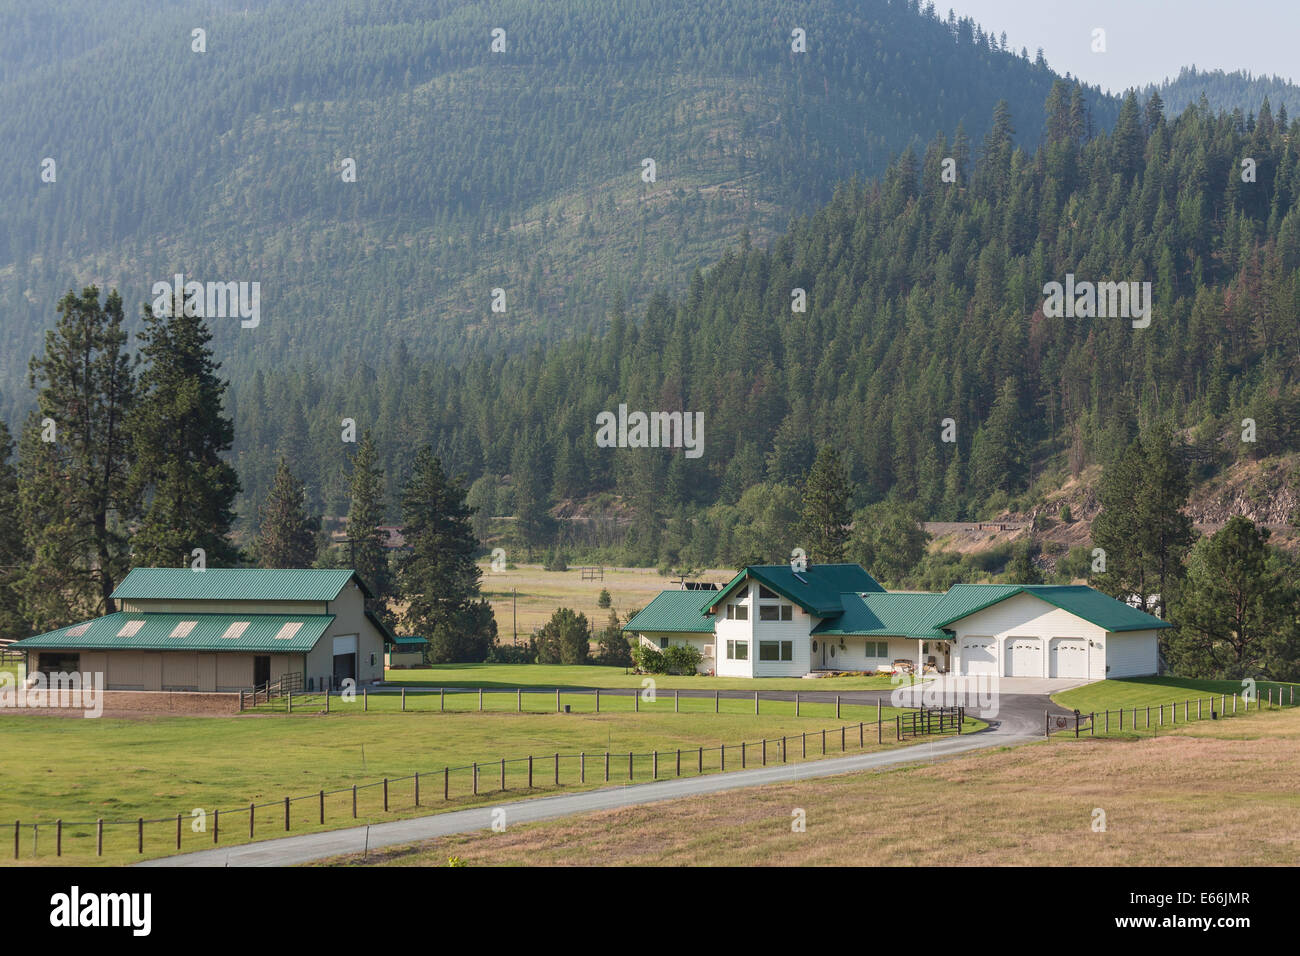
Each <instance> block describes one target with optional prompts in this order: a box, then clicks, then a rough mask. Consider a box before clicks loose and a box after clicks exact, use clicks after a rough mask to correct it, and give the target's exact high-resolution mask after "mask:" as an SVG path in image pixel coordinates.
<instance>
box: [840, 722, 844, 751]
mask: <svg viewBox="0 0 1300 956" xmlns="http://www.w3.org/2000/svg"><path fill="white" fill-rule="evenodd" d="M840 753H844V725H843V724H840Z"/></svg>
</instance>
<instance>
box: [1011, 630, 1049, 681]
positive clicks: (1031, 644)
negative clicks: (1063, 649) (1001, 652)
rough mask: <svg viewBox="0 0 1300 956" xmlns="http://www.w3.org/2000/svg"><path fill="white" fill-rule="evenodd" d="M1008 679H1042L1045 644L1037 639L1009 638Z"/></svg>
mask: <svg viewBox="0 0 1300 956" xmlns="http://www.w3.org/2000/svg"><path fill="white" fill-rule="evenodd" d="M1005 652H1006V658H1007V673H1006V676H1007V677H1042V676H1043V642H1042V641H1040V640H1039V639H1038V638H1036V637H1008V638H1007V644H1006V648H1005Z"/></svg>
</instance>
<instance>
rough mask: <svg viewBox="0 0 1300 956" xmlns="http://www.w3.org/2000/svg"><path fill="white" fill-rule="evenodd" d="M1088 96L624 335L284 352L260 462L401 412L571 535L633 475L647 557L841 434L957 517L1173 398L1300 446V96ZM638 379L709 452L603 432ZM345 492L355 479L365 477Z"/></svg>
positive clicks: (687, 549) (1194, 415)
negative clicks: (1173, 103) (284, 366)
mask: <svg viewBox="0 0 1300 956" xmlns="http://www.w3.org/2000/svg"><path fill="white" fill-rule="evenodd" d="M1070 103H1071V96H1070V90H1069V88H1068V87H1067V86H1066V84H1064V83H1061V84H1059V85H1058V87H1057V88H1056V89H1054V91H1053V92H1052V94H1051V95H1050V96H1049V98H1048V101H1047V104H1046V110H1045V114H1046V130H1047V132H1046V136H1045V141H1044V142H1043V144H1042V145H1041V146H1040V147H1039V148H1038V149H1036V150H1034V151H1032V152H1025V151H1023V150H1021V149H1019V148H1017V147H1016V146H1015V145H1014V143H1013V141H1012V138H1011V135H1010V128H1011V126H1012V125H1013V123H1019V122H1021V120H1020V118H1019V117H1012V116H1011V115H1009V114H1008V113H1006V111H1004V110H999V111H998V112H997V115H996V116H995V118H994V122H993V124H992V126H991V130H990V132H989V134H988V135H987V136H986V137H985V139H984V141H983V142H982V143H981V144H979V145H978V146H977V148H976V149H975V150H974V153H975V154H976V157H975V158H973V159H972V161H970V162H969V163H964V164H962V165H961V166H960V167H959V175H958V181H957V182H956V183H946V182H944V181H943V177H942V160H943V158H944V157H946V156H949V155H951V154H952V152H953V147H952V145H951V144H950V143H949V142H948V141H947V140H946V139H945V138H943V137H942V136H940V137H938V138H936V139H935V140H934V141H932V142H931V143H929V144H928V145H927V147H926V148H925V150H924V151H923V153H922V154H921V155H914V154H913V153H911V152H910V151H909V152H907V153H905V154H904V155H903V156H902V157H901V158H900V159H899V160H898V162H896V163H894V164H893V165H892V166H891V167H890V169H889V170H888V172H887V173H886V174H885V176H884V177H883V178H882V179H881V181H880V182H878V183H877V182H873V183H871V184H868V185H849V186H845V187H844V188H842V189H840V190H839V191H838V192H837V193H836V195H835V197H834V199H833V200H832V201H831V202H830V203H829V204H827V205H826V206H825V207H824V208H822V209H819V210H818V211H817V212H816V213H814V214H813V215H811V216H808V217H804V218H801V219H799V220H798V221H797V222H795V223H794V224H793V226H792V228H791V229H790V231H789V232H788V234H786V235H784V236H782V237H781V238H779V239H778V240H776V241H775V242H773V243H772V244H771V245H770V246H769V247H767V248H762V247H760V246H758V245H756V244H750V243H747V242H742V243H741V244H739V245H738V246H737V247H736V248H733V249H731V250H730V251H728V252H727V254H726V255H725V256H723V257H722V259H721V261H720V262H719V263H718V264H717V265H716V266H714V267H712V268H710V269H709V270H708V271H707V272H704V273H702V274H701V273H697V274H696V275H695V276H694V277H693V278H692V279H691V281H690V283H689V286H688V289H687V291H686V292H685V293H684V294H682V295H680V296H668V295H660V296H657V297H655V298H654V299H653V300H652V301H651V303H650V305H649V306H648V308H646V309H645V310H644V316H643V317H642V318H641V319H640V321H639V322H632V321H629V320H628V319H627V318H626V317H625V316H623V315H622V314H621V313H619V312H618V311H616V312H615V314H614V316H613V320H612V324H611V328H610V330H609V331H608V332H607V333H606V334H604V335H601V336H597V337H590V338H588V337H584V338H580V339H578V340H576V341H573V342H570V343H565V344H561V345H557V346H555V347H553V348H551V349H549V350H545V351H540V350H539V351H535V352H533V353H531V354H528V355H526V356H515V357H506V356H502V355H481V356H476V357H474V358H472V359H471V360H470V361H469V362H468V363H466V364H465V365H464V366H463V367H454V366H452V365H450V364H446V363H428V364H425V363H418V362H416V361H414V360H410V359H402V360H399V361H397V362H394V363H392V364H390V365H385V366H376V365H370V364H367V363H362V362H357V363H354V364H353V365H352V366H351V368H350V370H349V373H348V375H347V376H346V378H345V379H343V380H333V381H331V380H326V379H324V378H323V377H322V376H321V375H319V374H318V373H316V372H314V371H313V370H306V371H292V372H286V373H284V374H277V375H275V376H271V377H267V378H265V379H262V378H259V379H258V381H257V382H256V383H255V389H254V390H253V391H252V392H250V393H248V395H247V397H241V398H240V400H239V402H238V403H237V405H236V409H235V412H236V426H237V427H236V432H237V434H238V435H239V436H240V438H239V442H240V443H241V454H240V460H239V468H240V471H241V474H242V475H243V476H244V478H245V481H246V483H247V482H249V481H250V480H252V481H257V480H260V479H259V477H258V474H257V469H258V468H259V467H261V465H260V464H259V463H260V462H263V461H266V460H268V459H269V457H270V454H271V452H272V451H273V450H275V449H277V448H278V449H285V448H288V449H292V450H293V453H294V454H299V455H302V456H304V460H305V461H306V462H310V465H309V466H307V467H306V468H305V469H304V471H305V473H307V474H322V475H328V474H329V473H330V472H331V469H337V467H338V464H339V463H341V461H342V457H341V456H342V452H341V451H338V450H335V449H336V447H337V423H338V421H339V419H340V417H341V416H343V415H349V416H354V417H356V418H357V420H358V421H365V422H367V423H373V425H374V427H375V428H376V430H377V436H378V439H379V442H380V445H381V447H382V448H383V449H384V453H385V455H386V456H387V463H388V466H389V473H390V475H400V474H402V473H404V471H405V468H406V462H405V460H404V455H406V453H407V452H406V449H409V448H410V447H413V446H414V445H415V444H416V443H417V441H419V440H423V439H424V438H426V437H429V436H431V437H432V438H433V440H434V441H435V443H436V445H435V448H436V451H437V452H438V453H439V454H440V455H441V456H442V457H443V459H444V461H446V462H447V464H448V467H449V468H450V469H451V470H452V471H453V472H464V473H465V474H466V475H467V476H468V477H469V478H470V479H471V480H476V479H477V485H476V489H475V499H476V503H479V504H483V505H484V506H485V507H486V508H487V509H488V510H489V511H491V512H494V513H498V514H501V513H507V514H518V516H519V523H518V525H517V529H518V531H519V533H520V535H521V538H522V539H524V540H527V539H528V538H529V536H530V535H531V536H532V537H533V538H534V541H535V543H542V542H543V541H544V533H545V530H546V529H545V521H544V519H543V518H539V516H538V515H539V511H540V509H542V508H544V507H546V506H548V505H550V504H551V503H553V502H555V501H565V502H577V501H586V502H587V503H588V506H592V507H598V506H599V505H600V502H602V501H606V502H610V501H614V500H615V499H612V498H602V497H601V496H602V495H604V494H606V493H611V494H613V495H616V496H619V497H618V498H617V500H618V501H620V502H621V508H622V509H623V511H622V512H620V513H621V514H622V515H623V517H624V518H625V519H626V520H627V521H628V522H629V527H628V528H627V529H625V530H626V531H627V535H626V538H625V537H624V535H623V534H621V533H619V534H612V533H611V534H610V535H609V537H608V540H610V541H617V542H620V543H622V544H625V545H626V548H627V550H626V552H624V554H625V556H626V559H627V560H629V561H633V562H638V561H639V562H643V563H649V562H656V561H671V562H678V561H681V562H683V563H693V564H697V565H703V564H708V563H709V562H713V561H725V560H729V559H731V557H732V556H731V555H730V554H725V553H721V551H725V549H726V547H727V542H728V540H729V536H730V533H731V529H734V528H736V527H737V526H742V525H745V524H746V523H752V522H756V521H760V520H762V518H763V515H764V513H765V509H771V508H776V507H787V506H788V504H789V496H788V495H785V493H784V492H783V491H782V490H781V489H782V487H783V486H788V485H790V484H791V483H793V482H795V481H796V480H797V479H798V476H800V475H801V474H802V473H803V471H804V470H805V469H806V468H807V467H808V466H809V464H810V462H811V461H812V457H813V455H814V451H815V448H816V446H817V445H818V444H819V443H834V444H835V445H837V446H838V447H839V448H840V449H841V450H842V452H843V455H844V458H845V460H846V462H847V464H848V466H849V468H850V471H851V473H852V478H853V479H854V481H855V482H856V483H857V484H858V486H859V489H860V492H861V494H862V497H863V500H862V501H860V502H859V504H865V503H868V502H870V501H874V500H878V499H881V498H883V497H885V496H887V495H894V496H898V497H900V498H902V499H903V500H906V501H913V500H914V501H916V502H918V503H919V505H920V508H921V511H922V513H923V514H924V515H925V516H927V517H931V518H936V519H955V518H961V517H967V516H972V515H977V514H980V513H988V512H990V511H993V510H996V509H999V508H1001V507H1004V506H1006V505H1008V504H1011V505H1013V506H1016V505H1022V506H1023V505H1024V504H1025V503H1026V500H1028V499H1032V497H1033V495H1034V492H1033V490H1032V485H1033V482H1034V481H1035V480H1036V479H1037V478H1039V477H1040V476H1043V475H1044V474H1046V478H1047V479H1050V480H1056V479H1060V478H1062V477H1063V476H1064V475H1065V474H1066V473H1067V471H1071V470H1072V471H1074V472H1076V473H1077V472H1078V471H1080V470H1081V469H1083V468H1084V467H1085V466H1086V465H1088V464H1089V463H1092V462H1102V463H1106V462H1108V461H1109V460H1110V459H1111V457H1112V456H1113V455H1115V454H1117V453H1118V451H1119V450H1120V449H1122V448H1123V447H1124V446H1125V445H1126V444H1127V442H1128V441H1129V439H1130V438H1131V437H1132V436H1133V435H1134V434H1135V433H1136V431H1137V429H1138V428H1139V426H1140V425H1145V424H1150V423H1153V422H1155V421H1157V420H1162V419H1163V420H1166V421H1168V422H1170V423H1171V424H1173V425H1175V426H1177V427H1181V428H1183V429H1186V430H1187V432H1186V433H1187V434H1188V435H1189V436H1190V439H1191V446H1192V449H1193V454H1194V455H1195V457H1196V459H1197V460H1196V462H1195V469H1196V476H1198V477H1202V478H1203V477H1205V476H1206V475H1209V474H1212V473H1214V472H1215V471H1216V470H1217V469H1219V468H1221V467H1223V466H1224V465H1226V464H1229V463H1231V462H1235V461H1240V460H1242V459H1243V458H1248V457H1250V458H1262V457H1266V456H1269V455H1272V454H1275V453H1279V452H1285V451H1288V450H1294V449H1296V447H1297V442H1298V441H1300V433H1298V432H1297V426H1296V422H1297V411H1300V393H1298V389H1297V363H1298V362H1300V322H1298V320H1297V316H1300V211H1297V202H1298V201H1300V156H1298V154H1297V143H1300V125H1297V124H1296V123H1294V122H1292V121H1291V120H1289V119H1288V118H1287V117H1286V115H1285V111H1283V110H1279V111H1278V112H1277V114H1274V113H1273V112H1272V111H1270V110H1267V109H1263V110H1261V111H1260V113H1259V115H1258V116H1254V115H1251V116H1249V117H1248V118H1245V119H1243V120H1241V121H1238V120H1236V119H1234V117H1232V116H1231V115H1228V114H1218V113H1215V114H1211V113H1209V112H1205V111H1201V110H1199V109H1197V108H1195V107H1192V108H1189V109H1188V110H1187V111H1186V112H1184V113H1183V114H1182V115H1180V116H1178V117H1176V118H1174V117H1166V116H1165V115H1164V113H1163V111H1162V110H1161V109H1160V106H1159V103H1158V101H1154V100H1153V101H1148V102H1147V103H1146V104H1141V103H1139V102H1138V100H1137V98H1136V97H1133V96H1131V97H1129V98H1128V99H1127V100H1126V101H1125V103H1124V107H1123V109H1122V111H1121V113H1120V116H1119V119H1118V122H1117V125H1116V128H1115V130H1114V132H1113V133H1104V134H1099V135H1095V136H1092V137H1089V136H1088V135H1087V131H1086V130H1085V129H1084V128H1083V127H1082V124H1081V122H1080V119H1079V114H1078V110H1077V108H1076V109H1073V110H1072V109H1071V105H1070ZM1076 106H1077V104H1076ZM1040 115H1041V114H1040ZM1247 157H1248V158H1250V159H1253V160H1254V163H1255V179H1254V181H1253V182H1243V178H1242V175H1241V173H1242V166H1241V164H1242V160H1243V158H1247ZM1067 274H1073V275H1075V276H1076V277H1077V278H1078V279H1079V280H1080V281H1091V282H1103V281H1136V282H1150V283H1151V297H1152V309H1151V321H1150V325H1149V327H1146V328H1134V327H1133V322H1132V321H1130V320H1129V319H1128V318H1049V317H1046V316H1045V315H1044V309H1043V305H1044V293H1043V290H1044V286H1045V284H1047V283H1049V282H1064V281H1066V277H1067ZM796 287H799V288H804V289H806V290H807V295H808V303H809V306H808V310H807V312H806V313H803V314H797V313H792V312H791V290H792V289H793V288H796ZM620 403H626V404H627V405H628V407H629V408H630V409H634V410H635V409H640V410H647V411H649V410H678V409H680V410H686V411H702V412H704V414H705V445H704V453H703V454H702V456H701V457H699V458H689V457H686V456H685V455H684V454H682V453H681V452H680V451H670V450H662V449H660V450H655V449H634V448H618V449H608V448H598V447H597V446H596V443H595V441H594V434H595V421H596V416H597V414H598V413H600V412H601V411H613V410H616V409H617V407H618V405H619V404H620ZM269 409H287V410H288V412H287V413H284V414H280V415H271V414H268V410H269ZM1247 417H1248V418H1251V419H1253V420H1254V422H1255V423H1256V434H1255V437H1256V440H1255V441H1254V442H1243V441H1242V424H1241V423H1242V419H1244V418H1247ZM945 419H951V420H952V422H953V425H954V426H955V429H954V437H955V439H956V440H955V442H951V443H949V442H944V441H942V440H941V438H942V431H943V427H944V420H945ZM506 476H509V478H508V479H507V477H506ZM317 491H318V493H319V494H320V495H321V500H322V502H323V503H324V504H326V505H327V506H330V507H335V508H337V507H338V506H339V505H340V504H341V497H340V489H339V487H338V486H337V485H336V486H333V487H330V486H328V484H327V486H326V487H323V488H320V489H317ZM1017 499H1020V500H1019V501H1017ZM606 531H608V529H606ZM602 533H603V532H602ZM779 544H781V546H784V543H779Z"/></svg>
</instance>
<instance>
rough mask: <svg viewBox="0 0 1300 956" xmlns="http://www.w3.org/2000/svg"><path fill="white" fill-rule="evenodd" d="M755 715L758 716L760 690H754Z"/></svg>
mask: <svg viewBox="0 0 1300 956" xmlns="http://www.w3.org/2000/svg"><path fill="white" fill-rule="evenodd" d="M754 716H755V717H757V716H758V691H754Z"/></svg>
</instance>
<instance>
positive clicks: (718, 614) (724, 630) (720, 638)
mask: <svg viewBox="0 0 1300 956" xmlns="http://www.w3.org/2000/svg"><path fill="white" fill-rule="evenodd" d="M748 588H749V592H750V593H749V596H748V597H747V598H746V599H745V600H743V601H736V600H734V597H733V598H728V599H727V601H726V602H725V603H724V604H719V605H718V606H717V608H715V609H714V617H715V618H716V621H717V623H716V624H714V630H715V632H716V634H717V644H718V646H717V650H716V652H715V657H716V659H717V662H718V667H717V674H718V676H719V677H753V676H754V670H753V666H754V658H755V657H756V656H757V655H758V649H757V648H756V647H755V646H754V616H755V611H756V605H757V603H758V602H757V601H755V599H754V597H755V595H757V594H758V586H757V585H756V584H755V583H754V582H753V581H751V582H749V584H748ZM741 590H744V588H742V589H741ZM734 604H739V605H744V606H745V607H748V608H749V620H747V621H728V620H727V605H734ZM804 636H805V638H806V637H807V634H805V635H804ZM727 641H748V642H749V660H747V661H732V660H727ZM804 660H807V657H805V658H804Z"/></svg>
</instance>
